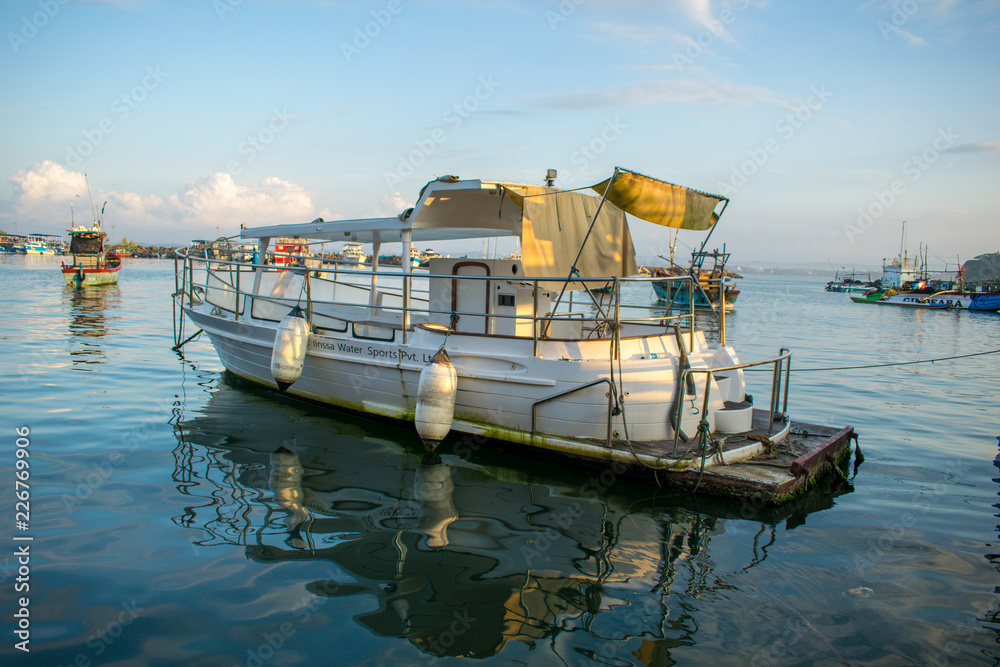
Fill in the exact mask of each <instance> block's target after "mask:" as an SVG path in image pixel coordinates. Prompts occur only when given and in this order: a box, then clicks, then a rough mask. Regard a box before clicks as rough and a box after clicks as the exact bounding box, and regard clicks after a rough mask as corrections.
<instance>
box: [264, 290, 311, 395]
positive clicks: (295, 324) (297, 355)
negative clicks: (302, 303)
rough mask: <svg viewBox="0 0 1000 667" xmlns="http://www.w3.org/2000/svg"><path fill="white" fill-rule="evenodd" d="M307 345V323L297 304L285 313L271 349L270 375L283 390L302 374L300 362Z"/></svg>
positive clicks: (303, 359)
mask: <svg viewBox="0 0 1000 667" xmlns="http://www.w3.org/2000/svg"><path fill="white" fill-rule="evenodd" d="M307 347H309V323H308V322H306V318H305V317H303V314H302V309H301V308H299V307H298V306H295V307H294V308H292V311H291V312H290V313H288V314H287V315H285V319H283V320H281V324H279V325H278V330H277V332H275V334H274V349H273V350H272V351H271V376H272V377H274V381H275V382H276V383H278V389H280V390H281V391H282V392H284V391H285V390H286V389H288V387H290V386H291V385H292V383H293V382H295V381H296V380H298V379H299V376H301V375H302V364H303V363H304V362H305V359H306V348H307Z"/></svg>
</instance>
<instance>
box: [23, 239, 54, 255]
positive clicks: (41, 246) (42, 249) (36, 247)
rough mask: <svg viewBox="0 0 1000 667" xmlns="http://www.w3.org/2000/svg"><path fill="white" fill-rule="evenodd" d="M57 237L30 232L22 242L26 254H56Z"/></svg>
mask: <svg viewBox="0 0 1000 667" xmlns="http://www.w3.org/2000/svg"><path fill="white" fill-rule="evenodd" d="M59 240H60V239H59V237H58V236H53V235H52V234H31V235H29V236H28V238H27V240H26V241H25V243H24V252H25V254H27V255H58V254H59V249H58V245H59Z"/></svg>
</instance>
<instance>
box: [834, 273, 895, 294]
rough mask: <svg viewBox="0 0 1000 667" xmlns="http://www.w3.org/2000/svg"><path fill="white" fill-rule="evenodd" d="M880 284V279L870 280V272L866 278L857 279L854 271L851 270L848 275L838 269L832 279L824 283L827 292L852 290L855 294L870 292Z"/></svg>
mask: <svg viewBox="0 0 1000 667" xmlns="http://www.w3.org/2000/svg"><path fill="white" fill-rule="evenodd" d="M880 285H881V281H878V280H875V281H873V280H872V277H871V274H869V275H868V278H867V279H866V280H859V279H858V277H857V274H856V273H855V272H853V271H852V272H851V273H850V275H848V274H846V273H845V274H844V275H843V276H841V275H840V272H839V271H838V272H837V273H836V275H835V276H834V277H833V280H831V281H830V282H828V283H827V284H826V288H825V289H826V291H827V292H854V293H857V294H864V293H865V292H870V291H872V290H873V289H878V287H879V286H880Z"/></svg>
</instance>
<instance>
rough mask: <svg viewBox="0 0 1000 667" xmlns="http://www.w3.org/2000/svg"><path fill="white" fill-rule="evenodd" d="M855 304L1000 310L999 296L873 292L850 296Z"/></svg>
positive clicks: (984, 310)
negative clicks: (886, 293) (887, 293)
mask: <svg viewBox="0 0 1000 667" xmlns="http://www.w3.org/2000/svg"><path fill="white" fill-rule="evenodd" d="M851 300H852V301H854V302H855V303H877V304H880V305H883V306H902V307H907V308H931V309H935V310H948V309H956V310H974V311H982V312H996V311H998V310H1000V294H992V293H989V294H957V293H952V294H947V293H939V294H924V293H921V292H897V293H895V294H892V295H889V296H887V295H885V294H884V293H880V292H874V293H872V294H869V295H865V296H863V297H855V296H852V297H851Z"/></svg>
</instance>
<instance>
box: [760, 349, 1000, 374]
mask: <svg viewBox="0 0 1000 667" xmlns="http://www.w3.org/2000/svg"><path fill="white" fill-rule="evenodd" d="M987 354H1000V350H989V351H987V352H973V353H971V354H956V355H954V356H951V357H937V358H935V359H917V360H916V361H890V362H887V363H884V364H865V365H863V366H831V367H829V368H792V369H789V370H790V371H791V372H792V373H798V372H806V371H855V370H861V369H866V368H886V367H888V366H912V365H913V364H933V363H935V362H937V361H951V360H953V359H966V358H968V357H981V356H983V355H987ZM743 370H744V371H745V372H760V371H761V370H762V369H758V368H745V369H743ZM763 370H764V371H767V372H770V371H768V369H766V368H765V369H763Z"/></svg>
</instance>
